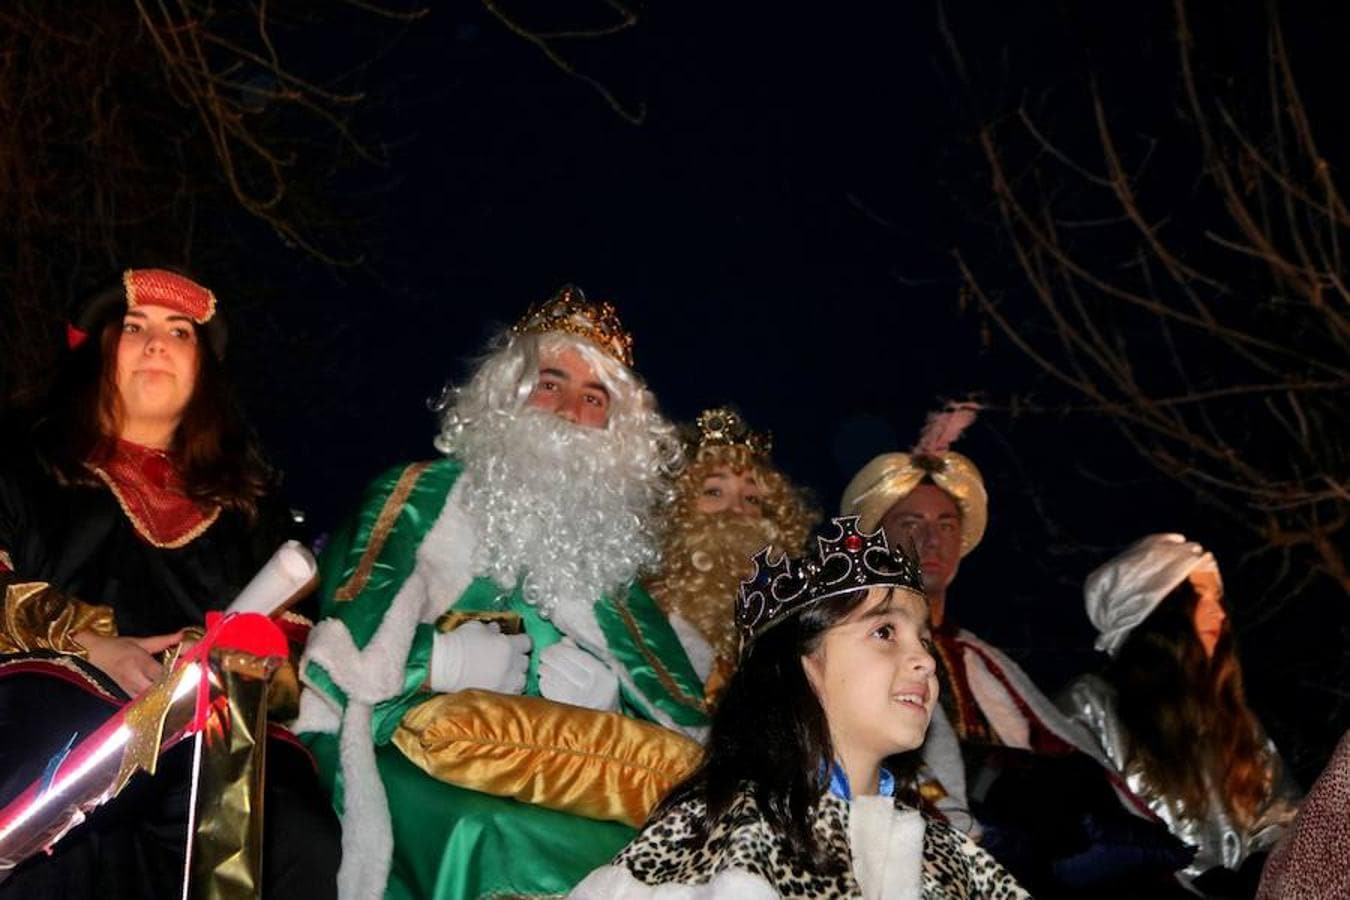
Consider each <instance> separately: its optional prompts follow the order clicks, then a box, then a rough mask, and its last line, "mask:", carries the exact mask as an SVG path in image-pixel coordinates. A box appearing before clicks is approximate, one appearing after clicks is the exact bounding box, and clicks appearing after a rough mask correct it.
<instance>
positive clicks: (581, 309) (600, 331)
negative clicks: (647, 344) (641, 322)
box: [511, 284, 633, 369]
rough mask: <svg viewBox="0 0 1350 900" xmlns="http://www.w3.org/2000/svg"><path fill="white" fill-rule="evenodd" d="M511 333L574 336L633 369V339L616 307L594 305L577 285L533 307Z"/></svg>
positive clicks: (567, 286)
mask: <svg viewBox="0 0 1350 900" xmlns="http://www.w3.org/2000/svg"><path fill="white" fill-rule="evenodd" d="M511 330H512V331H513V332H515V333H516V334H547V333H548V332H550V331H561V332H565V333H567V334H574V335H576V336H577V337H581V338H585V339H586V340H588V341H590V342H591V343H592V344H594V345H595V346H596V347H598V348H600V349H601V350H603V351H604V352H605V353H606V354H608V355H609V356H611V357H613V358H614V359H616V360H618V361H619V362H621V363H623V364H624V365H625V366H627V367H628V368H630V369H631V368H632V367H633V336H632V335H631V334H629V333H628V332H626V331H624V330H623V323H622V322H620V321H619V314H618V312H617V311H616V310H615V309H614V304H612V303H605V302H600V303H592V302H591V301H590V300H587V299H586V295H585V294H584V293H583V292H582V290H581V288H579V287H577V286H576V285H572V284H565V285H563V286H562V287H561V288H560V289H559V290H558V292H557V293H556V294H554V295H553V296H552V297H551V298H550V299H549V300H548V301H547V302H545V303H535V304H533V305H531V306H530V308H529V309H527V310H526V311H525V315H524V316H522V317H521V319H520V321H519V322H517V323H516V324H515V326H514V327H512V329H511Z"/></svg>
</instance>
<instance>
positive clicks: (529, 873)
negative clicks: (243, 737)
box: [310, 735, 637, 900]
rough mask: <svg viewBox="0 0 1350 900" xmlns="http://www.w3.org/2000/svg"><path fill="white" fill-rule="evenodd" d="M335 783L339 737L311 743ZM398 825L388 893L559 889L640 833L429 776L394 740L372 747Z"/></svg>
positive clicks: (420, 895)
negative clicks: (382, 745) (455, 785)
mask: <svg viewBox="0 0 1350 900" xmlns="http://www.w3.org/2000/svg"><path fill="white" fill-rule="evenodd" d="M310 747H311V749H313V751H314V756H315V760H316V761H317V762H318V765H319V771H320V776H321V777H322V779H323V780H324V783H325V784H326V785H329V786H331V785H332V784H333V781H334V773H335V771H336V769H337V765H338V760H337V756H338V753H337V740H336V739H335V738H334V737H333V736H332V735H321V736H316V737H315V738H314V739H313V740H311V741H310ZM376 757H377V760H378V765H379V769H380V777H381V779H382V780H383V781H384V785H385V790H386V791H387V792H388V798H389V809H390V812H391V815H392V819H393V827H394V856H393V864H392V868H391V870H390V876H389V885H388V887H387V888H386V890H385V897H386V898H387V900H427V898H432V900H460V898H478V897H491V896H501V895H523V896H527V897H528V896H543V895H547V896H561V895H563V894H566V893H567V892H568V891H569V890H571V889H572V887H574V886H575V885H576V884H577V882H579V881H581V879H582V878H584V877H585V876H586V875H587V874H589V873H590V872H591V871H592V870H594V869H597V868H599V867H600V866H603V865H605V864H606V863H608V862H609V861H610V860H611V859H613V857H614V856H615V855H616V854H617V853H618V852H619V850H620V849H622V848H623V847H624V845H626V844H627V843H628V842H629V841H630V840H632V838H633V836H634V835H635V834H636V833H637V832H636V831H634V829H632V828H629V827H628V826H626V825H621V824H619V823H617V822H599V821H595V820H593V819H583V818H579V817H577V816H572V815H568V814H567V813H561V812H556V811H554V810H551V809H544V808H543V807H538V806H529V805H527V804H524V803H519V802H517V801H515V800H509V799H506V798H502V797H494V796H491V795H489V794H483V793H479V792H478V791H470V790H466V789H464V788H458V787H454V786H453V785H449V784H443V783H441V782H439V781H434V780H432V779H430V778H428V777H427V775H426V773H425V772H423V771H422V770H421V769H418V768H417V767H416V766H414V765H413V764H412V763H410V762H409V761H408V760H407V758H405V757H404V756H403V754H402V753H400V752H399V751H398V748H396V747H394V746H392V745H390V746H385V747H380V748H379V749H378V750H377V751H376Z"/></svg>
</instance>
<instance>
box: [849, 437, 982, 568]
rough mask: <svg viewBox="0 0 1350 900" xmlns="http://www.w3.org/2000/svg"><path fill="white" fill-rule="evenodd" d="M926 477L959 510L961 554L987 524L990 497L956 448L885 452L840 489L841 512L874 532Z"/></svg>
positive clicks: (975, 470)
mask: <svg viewBox="0 0 1350 900" xmlns="http://www.w3.org/2000/svg"><path fill="white" fill-rule="evenodd" d="M925 478H928V479H931V480H932V482H933V483H934V484H936V485H937V486H938V487H940V488H942V489H943V490H944V491H946V492H947V493H948V494H950V495H951V497H952V499H953V500H955V501H956V506H957V508H958V509H960V510H961V555H962V556H965V555H966V554H967V553H969V552H970V551H972V550H974V549H975V547H976V545H977V544H979V543H980V540H981V539H982V538H983V537H984V529H985V526H986V525H987V524H988V523H989V496H988V495H987V494H986V493H985V490H984V479H983V478H982V477H981V476H980V470H979V469H978V468H976V467H975V464H974V463H973V462H971V461H970V460H969V459H967V458H966V457H965V456H962V455H961V454H960V453H957V452H955V451H954V450H948V451H947V452H946V453H943V454H941V455H940V456H938V457H936V458H930V457H924V458H923V459H922V460H920V459H919V458H918V457H916V456H913V455H911V454H909V453H883V454H881V455H880V456H878V457H876V458H875V459H873V460H872V461H871V462H869V463H868V464H867V465H865V466H863V467H862V469H860V470H859V471H858V474H857V475H854V476H853V480H852V481H850V482H849V483H848V487H846V488H844V496H843V499H842V500H841V501H840V503H839V512H840V513H841V514H842V515H846V516H858V517H859V518H860V519H861V521H860V522H859V523H858V527H859V528H860V529H861V530H863V531H872V530H873V529H875V528H876V527H877V525H879V524H881V520H882V519H883V518H885V516H886V513H888V512H890V510H891V507H892V506H895V504H897V503H899V502H900V501H901V500H903V499H904V498H905V497H908V496H909V493H910V491H912V490H914V489H915V488H916V487H918V486H919V484H920V482H922V481H923V480H924V479H925Z"/></svg>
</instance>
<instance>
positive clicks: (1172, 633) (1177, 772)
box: [1106, 581, 1270, 824]
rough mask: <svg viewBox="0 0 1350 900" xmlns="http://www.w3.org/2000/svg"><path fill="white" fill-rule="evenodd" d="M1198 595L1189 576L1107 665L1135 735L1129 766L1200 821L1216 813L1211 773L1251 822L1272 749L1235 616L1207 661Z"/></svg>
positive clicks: (1234, 810)
mask: <svg viewBox="0 0 1350 900" xmlns="http://www.w3.org/2000/svg"><path fill="white" fill-rule="evenodd" d="M1198 602H1199V596H1198V595H1197V594H1196V592H1195V588H1194V587H1193V586H1192V585H1191V583H1190V582H1189V581H1184V582H1182V583H1181V584H1180V585H1179V586H1177V587H1176V588H1175V589H1174V590H1173V591H1172V592H1171V593H1170V594H1168V595H1167V597H1166V598H1165V599H1164V600H1163V601H1162V603H1161V604H1159V606H1158V608H1157V609H1155V610H1154V611H1153V612H1152V613H1150V614H1149V616H1148V618H1146V619H1145V620H1144V621H1143V622H1141V623H1140V624H1139V626H1138V627H1137V628H1135V629H1134V631H1132V632H1131V633H1130V635H1129V637H1128V638H1127V639H1126V641H1125V643H1124V645H1122V646H1121V648H1120V653H1119V655H1118V656H1117V657H1116V659H1115V660H1114V661H1113V662H1112V664H1111V666H1110V667H1109V668H1108V669H1107V671H1106V677H1107V679H1108V680H1109V681H1111V683H1112V684H1114V685H1115V688H1116V692H1117V697H1118V701H1117V703H1118V709H1119V712H1120V718H1121V723H1122V724H1123V725H1124V726H1125V729H1126V731H1127V733H1128V734H1129V741H1130V743H1129V749H1128V754H1127V757H1126V771H1127V772H1139V773H1141V774H1143V775H1144V776H1145V778H1146V779H1147V780H1148V782H1149V784H1151V785H1153V786H1154V788H1155V790H1156V791H1157V792H1158V794H1159V795H1161V796H1162V797H1166V798H1169V799H1172V800H1175V801H1177V802H1178V803H1179V805H1180V807H1181V809H1182V811H1183V812H1184V814H1185V815H1187V816H1191V817H1194V818H1202V817H1204V816H1205V815H1206V814H1207V813H1208V812H1209V803H1210V799H1209V792H1208V790H1207V789H1206V784H1205V773H1206V772H1209V773H1210V774H1211V777H1213V778H1215V779H1217V783H1216V784H1215V788H1217V792H1218V794H1219V796H1220V797H1222V798H1223V802H1224V804H1225V805H1226V806H1227V807H1228V812H1229V813H1230V814H1231V815H1232V816H1233V818H1234V819H1235V820H1236V821H1237V822H1239V823H1242V824H1248V823H1250V822H1251V821H1252V819H1253V818H1254V817H1255V814H1256V810H1257V807H1258V806H1259V805H1260V803H1261V801H1262V800H1263V799H1264V798H1265V796H1266V794H1267V792H1268V791H1269V789H1270V785H1269V775H1268V766H1267V765H1266V760H1265V748H1264V747H1263V746H1262V744H1261V741H1260V733H1261V732H1260V728H1259V726H1258V725H1257V721H1256V717H1255V716H1254V715H1253V714H1252V711H1251V710H1250V709H1249V708H1248V706H1247V701H1246V698H1245V696H1244V694H1243V689H1242V669H1241V667H1240V666H1239V664H1238V658H1237V653H1236V652H1235V650H1234V646H1233V636H1232V630H1231V628H1230V625H1229V621H1228V619H1226V618H1225V619H1224V622H1223V627H1222V630H1221V631H1220V634H1219V641H1218V644H1217V645H1215V648H1214V655H1213V657H1211V658H1206V656H1205V650H1204V647H1203V645H1202V644H1201V643H1200V638H1199V637H1198V636H1197V635H1196V633H1195V624H1194V614H1195V608H1196V604H1197V603H1198Z"/></svg>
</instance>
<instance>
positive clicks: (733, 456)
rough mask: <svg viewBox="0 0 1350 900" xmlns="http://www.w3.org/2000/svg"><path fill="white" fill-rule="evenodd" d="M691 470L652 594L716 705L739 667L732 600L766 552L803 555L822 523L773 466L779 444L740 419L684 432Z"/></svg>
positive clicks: (708, 413) (724, 415)
mask: <svg viewBox="0 0 1350 900" xmlns="http://www.w3.org/2000/svg"><path fill="white" fill-rule="evenodd" d="M686 434H687V438H686V445H687V447H688V452H687V456H688V465H686V466H685V468H684V470H683V471H682V472H680V474H679V476H678V477H677V478H676V479H675V501H674V503H673V504H672V505H671V508H670V515H669V518H668V520H667V522H666V528H665V535H664V537H663V539H662V546H661V567H660V569H659V570H658V571H657V573H656V574H655V575H654V576H653V577H651V578H650V579H648V580H647V582H646V588H647V590H648V591H649V592H650V593H651V595H652V597H653V599H655V600H656V602H657V603H658V604H660V605H661V608H662V609H663V610H665V611H666V614H667V615H669V616H670V623H671V625H672V626H674V628H675V633H676V634H678V635H679V637H680V642H681V643H682V644H683V645H684V648H685V651H686V652H687V653H688V654H689V659H690V661H691V662H693V663H694V668H695V670H696V671H697V672H698V674H699V676H700V677H702V678H703V680H704V694H705V696H706V697H708V698H709V700H712V699H714V698H715V697H716V696H717V695H718V694H719V693H720V690H721V688H722V687H724V686H725V685H726V681H727V679H728V678H729V677H730V675H731V671H732V670H733V669H734V668H735V666H736V653H737V646H738V636H737V632H736V625H735V622H733V621H732V617H731V604H730V603H729V602H728V600H729V598H731V597H733V596H735V594H736V589H737V587H738V586H739V585H740V583H741V581H742V580H743V579H744V578H745V577H746V576H747V575H749V574H750V567H751V563H750V559H751V557H752V556H753V555H754V553H755V551H756V550H759V549H760V548H761V547H763V546H765V545H766V544H768V545H771V546H773V547H774V548H776V549H777V550H780V551H782V552H785V553H791V554H796V553H798V552H800V551H801V550H802V548H803V547H805V545H806V536H807V534H809V533H810V531H811V527H812V526H813V525H814V524H815V523H816V521H817V520H818V516H817V514H816V513H815V511H814V510H812V509H811V506H810V504H809V503H808V502H807V500H806V497H805V494H804V492H803V491H802V490H801V489H799V488H798V487H797V486H795V485H794V484H792V482H791V481H789V480H788V478H787V476H786V475H785V474H783V472H782V471H781V470H780V469H778V467H776V466H775V465H774V463H773V457H772V451H773V438H772V436H771V435H770V434H768V433H767V432H761V431H754V430H752V429H751V428H750V427H749V426H748V425H747V424H746V422H745V419H744V418H743V417H742V416H741V414H740V412H738V411H737V410H735V409H733V408H731V407H725V406H722V407H714V408H712V409H705V410H704V411H703V412H701V413H699V415H698V418H697V419H696V420H695V421H694V423H693V426H692V427H691V428H689V429H688V430H687V432H686Z"/></svg>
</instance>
